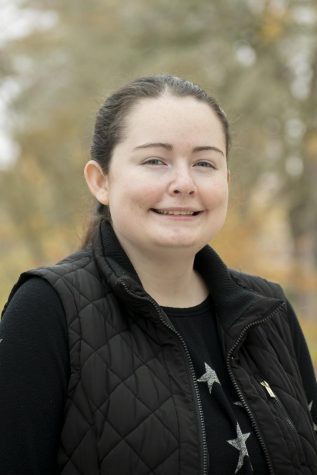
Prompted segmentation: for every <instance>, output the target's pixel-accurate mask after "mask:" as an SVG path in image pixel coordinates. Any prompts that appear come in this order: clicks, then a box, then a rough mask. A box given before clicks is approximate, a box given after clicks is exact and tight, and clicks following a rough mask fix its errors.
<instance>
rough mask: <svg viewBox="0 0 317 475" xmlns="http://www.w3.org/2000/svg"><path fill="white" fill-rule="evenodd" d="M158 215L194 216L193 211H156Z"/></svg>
mask: <svg viewBox="0 0 317 475" xmlns="http://www.w3.org/2000/svg"><path fill="white" fill-rule="evenodd" d="M156 211H157V213H159V214H166V215H171V216H192V215H193V214H194V212H193V211H185V210H184V211H172V210H160V209H157V210H156Z"/></svg>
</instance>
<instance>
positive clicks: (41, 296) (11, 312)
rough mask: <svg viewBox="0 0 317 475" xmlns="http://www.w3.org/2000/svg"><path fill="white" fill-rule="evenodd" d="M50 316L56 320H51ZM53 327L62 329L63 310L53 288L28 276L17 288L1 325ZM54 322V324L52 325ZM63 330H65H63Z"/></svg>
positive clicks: (7, 306) (38, 279) (42, 280)
mask: <svg viewBox="0 0 317 475" xmlns="http://www.w3.org/2000/svg"><path fill="white" fill-rule="evenodd" d="M52 316H54V317H56V318H53V319H52V318H51V317H52ZM44 321H45V325H52V324H53V325H54V324H56V323H57V322H58V321H59V322H60V325H61V326H62V327H64V310H63V306H62V303H61V300H60V298H59V296H58V294H57V292H56V291H55V290H54V288H53V287H52V286H51V285H50V284H49V283H48V282H47V281H45V280H44V279H41V278H39V277H35V276H30V277H29V278H28V279H26V280H25V281H24V282H23V283H22V284H21V286H19V287H18V288H17V289H16V291H15V292H14V294H13V295H12V297H11V299H10V300H9V302H8V304H7V305H6V307H5V309H4V313H3V320H2V325H4V326H7V325H9V326H11V325H18V326H19V325H22V326H25V325H31V326H33V325H34V326H35V325H37V324H38V322H41V325H42V324H44ZM54 321H55V323H53V322H54ZM64 330H65V329H64Z"/></svg>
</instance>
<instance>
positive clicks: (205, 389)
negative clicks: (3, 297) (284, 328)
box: [0, 277, 317, 475]
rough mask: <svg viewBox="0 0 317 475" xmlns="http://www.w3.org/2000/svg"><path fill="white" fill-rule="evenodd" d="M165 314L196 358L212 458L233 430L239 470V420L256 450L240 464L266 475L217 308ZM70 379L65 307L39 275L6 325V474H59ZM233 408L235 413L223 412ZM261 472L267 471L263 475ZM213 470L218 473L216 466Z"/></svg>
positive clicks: (310, 387)
mask: <svg viewBox="0 0 317 475" xmlns="http://www.w3.org/2000/svg"><path fill="white" fill-rule="evenodd" d="M165 310H166V311H167V313H168V315H169V316H170V318H171V319H172V321H173V323H174V325H175V326H176V328H177V329H178V331H179V332H180V333H181V334H182V335H183V337H184V339H185V341H186V343H187V345H188V348H189V350H190V353H191V355H192V359H193V363H194V367H195V373H196V376H197V382H198V387H199V390H200V394H201V399H202V403H203V410H204V415H205V419H206V421H207V423H206V429H207V441H208V447H209V452H210V458H212V456H213V453H215V452H216V451H217V454H218V455H219V448H218V449H217V444H218V443H220V439H221V438H220V437H219V435H220V434H219V428H222V432H223V431H224V430H225V431H228V432H226V433H224V432H223V433H222V434H221V435H222V439H223V441H222V442H221V443H222V444H224V445H223V447H225V449H226V451H227V452H226V453H227V454H228V453H229V458H230V456H231V459H230V460H229V459H228V467H229V466H230V463H231V467H236V468H238V463H239V460H240V455H239V449H237V446H235V445H237V443H238V441H237V442H235V440H237V439H238V434H237V430H238V429H237V426H236V427H235V423H238V424H239V428H240V426H241V434H242V435H240V442H241V441H243V440H244V441H245V444H246V447H247V449H248V456H246V457H244V458H243V459H241V460H240V462H243V464H242V465H241V463H240V465H241V467H240V468H239V471H238V472H237V473H238V475H239V473H241V474H242V473H248V472H247V471H246V470H247V467H248V466H249V467H250V465H248V463H247V458H248V457H250V460H251V462H252V464H253V466H254V469H256V470H257V471H256V472H255V473H266V468H264V461H263V456H262V454H261V452H260V450H259V447H257V441H256V438H255V437H253V435H252V433H251V432H252V431H251V428H250V427H249V425H248V424H249V422H248V420H247V418H246V417H245V414H244V413H243V409H242V408H240V407H235V406H236V405H235V404H234V403H235V401H234V397H235V395H234V393H233V388H232V387H231V386H230V381H228V378H227V375H226V374H225V371H224V365H223V362H222V359H221V358H222V357H221V351H220V347H219V346H218V342H217V338H216V332H214V331H212V326H213V321H212V305H211V304H210V302H207V301H206V302H204V303H202V304H201V305H200V306H197V307H194V308H192V309H165ZM288 315H289V323H290V327H291V329H292V333H293V339H294V342H295V349H296V354H297V359H298V364H299V368H300V371H301V375H302V379H303V385H304V389H305V391H306V395H307V401H308V404H310V409H311V411H312V415H313V419H314V420H315V421H317V410H316V409H317V407H316V406H317V389H316V380H315V375H314V371H313V368H312V364H311V360H310V356H309V352H308V349H307V345H306V342H305V340H304V337H303V335H302V332H301V329H300V326H299V324H298V321H297V319H296V316H295V314H294V312H293V311H292V309H291V308H289V312H288ZM198 327H199V328H200V330H198ZM209 332H210V333H209ZM207 333H209V334H212V335H213V343H212V344H211V343H210V340H209V339H208V340H207V339H206V338H203V335H205V336H206V335H207ZM197 337H198V339H197ZM206 360H207V361H206ZM206 364H207V365H208V368H210V369H211V371H215V373H216V376H217V378H218V379H219V383H216V384H215V385H214V388H212V391H211V392H209V389H210V387H209V386H208V378H207V377H204V374H206V373H207V371H209V369H208V368H207V367H206ZM69 374H70V362H69V353H68V343H67V325H66V319H65V314H64V309H63V307H62V304H61V302H60V299H59V296H58V295H57V293H56V292H55V290H54V289H53V288H52V287H51V286H50V285H49V284H48V283H47V282H46V281H44V280H42V279H40V278H37V277H32V278H31V279H29V280H28V281H27V282H25V283H24V284H23V285H22V286H21V287H20V288H19V289H18V291H17V292H16V294H15V295H14V297H13V299H12V300H11V302H10V303H9V305H8V307H7V309H6V312H5V314H4V317H3V320H2V322H1V324H0V474H1V475H26V474H32V475H38V474H41V475H43V474H52V473H54V466H55V459H56V453H57V449H58V445H59V441H60V431H61V427H62V423H63V409H64V403H65V399H66V393H67V384H68V378H69ZM204 379H206V381H204ZM199 380H201V381H199ZM210 396H215V397H214V398H212V397H210ZM217 404H218V405H219V404H220V405H219V408H220V406H222V409H221V410H219V411H217V410H216V408H217ZM228 405H229V406H230V408H229V406H228ZM225 407H227V410H223V409H224V408H225ZM239 411H241V412H240V413H239ZM211 413H213V419H214V418H215V417H217V421H215V424H216V425H217V427H218V428H217V430H213V428H214V427H216V426H215V425H212V424H211V423H210V414H211ZM228 421H229V424H228ZM235 421H236V422H235ZM222 422H223V423H222ZM224 427H227V429H224ZM249 432H250V436H248V437H247V435H246V434H248V433H249ZM243 437H244V439H243ZM230 441H231V442H232V443H231V442H230ZM215 444H216V445H215ZM218 447H220V445H219V444H218ZM230 449H231V452H230ZM228 451H229V452H228ZM227 456H228V455H226V457H227ZM259 467H263V471H262V470H261V469H260V468H259ZM210 470H217V469H215V467H214V466H213V463H211V464H210ZM210 473H217V472H212V471H211V472H210ZM218 473H231V472H230V471H229V472H228V471H227V472H225V471H223V472H218ZM92 475H93V474H92Z"/></svg>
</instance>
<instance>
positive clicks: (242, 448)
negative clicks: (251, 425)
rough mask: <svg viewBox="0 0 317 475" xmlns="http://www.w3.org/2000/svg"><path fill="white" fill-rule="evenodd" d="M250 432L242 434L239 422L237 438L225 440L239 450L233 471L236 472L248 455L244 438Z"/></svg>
mask: <svg viewBox="0 0 317 475" xmlns="http://www.w3.org/2000/svg"><path fill="white" fill-rule="evenodd" d="M249 435H250V432H247V433H246V434H242V432H241V429H240V426H239V424H238V423H237V438H236V439H231V440H227V442H228V444H230V445H232V447H234V448H235V449H237V450H239V452H240V454H239V460H238V465H237V468H236V470H235V472H234V473H237V472H238V471H239V470H240V468H241V467H242V465H243V463H244V457H249V454H248V449H247V446H246V440H247V438H248V437H249Z"/></svg>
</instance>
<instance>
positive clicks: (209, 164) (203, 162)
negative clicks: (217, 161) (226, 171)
mask: <svg viewBox="0 0 317 475" xmlns="http://www.w3.org/2000/svg"><path fill="white" fill-rule="evenodd" d="M194 166H195V167H203V168H213V169H216V167H215V165H214V164H213V163H212V162H210V161H208V160H199V161H198V162H196V163H195V165H194Z"/></svg>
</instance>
